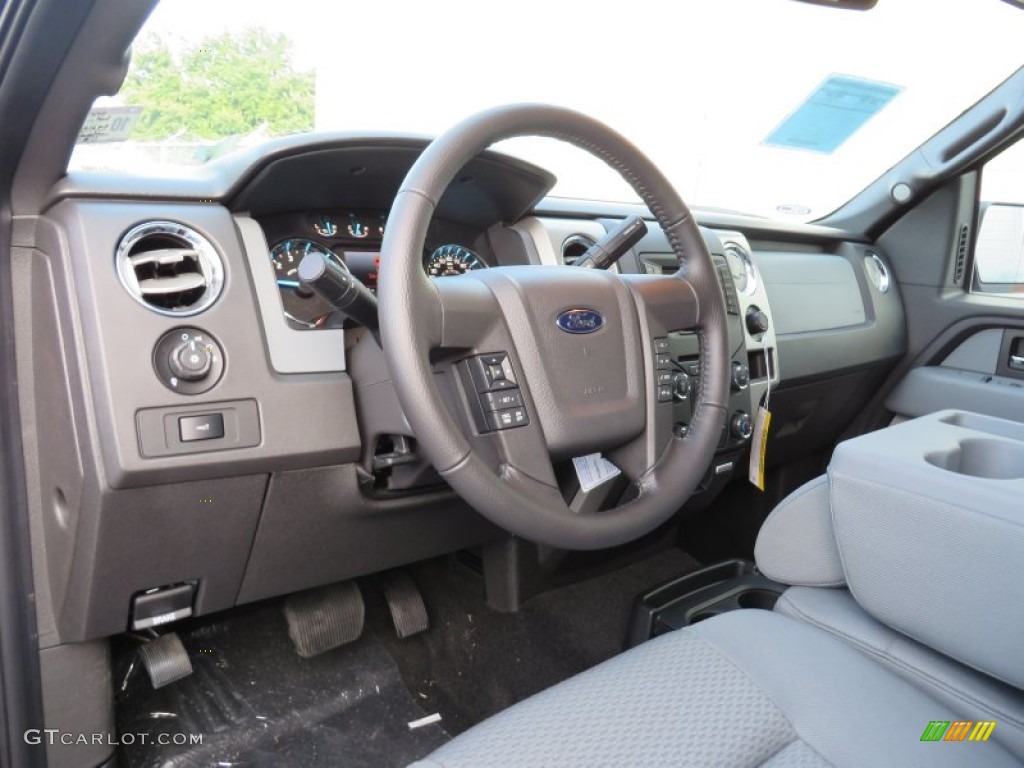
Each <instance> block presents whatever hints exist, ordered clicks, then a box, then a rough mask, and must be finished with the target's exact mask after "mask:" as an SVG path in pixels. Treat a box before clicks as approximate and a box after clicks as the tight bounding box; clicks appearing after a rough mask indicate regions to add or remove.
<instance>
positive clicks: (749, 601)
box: [736, 589, 779, 611]
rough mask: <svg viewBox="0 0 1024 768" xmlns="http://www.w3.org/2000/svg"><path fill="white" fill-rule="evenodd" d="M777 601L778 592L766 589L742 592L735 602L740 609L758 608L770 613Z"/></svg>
mask: <svg viewBox="0 0 1024 768" xmlns="http://www.w3.org/2000/svg"><path fill="white" fill-rule="evenodd" d="M778 599H779V593H778V592H771V591H770V590H767V589H750V590H747V591H746V592H742V593H741V594H740V596H739V597H737V598H736V602H737V603H739V604H740V608H760V609H761V610H764V611H770V610H772V609H773V608H774V607H775V603H776V601H777V600H778Z"/></svg>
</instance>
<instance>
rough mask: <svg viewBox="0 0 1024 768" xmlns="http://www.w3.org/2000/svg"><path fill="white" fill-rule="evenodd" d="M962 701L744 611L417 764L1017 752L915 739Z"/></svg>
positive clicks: (470, 734)
mask: <svg viewBox="0 0 1024 768" xmlns="http://www.w3.org/2000/svg"><path fill="white" fill-rule="evenodd" d="M971 714H972V713H970V712H968V711H966V709H955V708H953V707H950V706H948V705H947V704H944V703H942V702H940V701H939V700H938V699H936V698H934V697H932V696H930V695H928V694H926V693H925V692H923V691H922V690H920V689H918V688H917V687H915V686H914V685H912V684H911V683H909V682H907V681H906V680H903V679H901V678H900V677H898V676H897V675H895V674H894V673H893V672H891V671H889V670H888V669H886V668H884V667H883V666H882V665H881V664H878V663H877V662H875V661H873V660H871V659H870V658H869V657H867V656H865V655H864V654H862V653H860V652H859V651H858V650H856V649H855V648H853V647H852V646H850V645H849V644H847V643H845V642H843V641H842V640H840V639H838V638H836V637H834V636H833V635H832V634H831V633H829V632H826V631H823V630H821V629H818V628H816V627H814V626H811V625H810V624H807V623H805V622H802V621H799V620H796V619H793V618H790V617H788V616H783V615H781V614H779V613H772V612H769V611H761V610H742V611H735V612H732V613H728V614H725V615H722V616H719V617H716V618H714V619H709V620H708V621H705V622H702V623H700V624H697V625H696V626H694V627H692V628H689V629H683V630H680V631H678V632H673V633H671V634H668V635H665V636H663V637H660V638H658V639H655V640H652V641H650V642H648V643H645V644H644V645H642V646H640V647H638V648H635V649H633V650H631V651H628V652H627V653H624V654H622V655H620V656H618V657H616V658H614V659H611V660H610V661H608V662H605V663H604V664H601V665H599V666H597V667H595V668H594V669H591V670H589V671H587V672H584V673H583V674H581V675H578V676H576V677H574V678H572V679H570V680H568V681H566V682H564V683H561V684H560V685H556V686H554V687H553V688H550V689H548V690H547V691H544V692H542V693H540V694H538V695H536V696H533V697H532V698H530V699H527V700H526V701H524V702H521V703H520V704H518V705H516V706H514V707H511V708H510V709H508V710H506V711H505V712H502V713H501V714H499V715H497V716H495V717H492V718H491V719H489V720H487V721H485V722H484V723H482V724H480V725H478V726H477V727H475V728H473V729H471V730H470V731H467V732H466V733H464V734H462V735H461V736H459V737H458V738H456V739H454V740H453V741H451V742H449V743H448V744H447V745H445V746H444V747H442V748H441V749H439V750H438V751H437V752H435V753H434V754H433V755H431V756H430V757H429V758H427V759H426V760H424V761H421V762H419V763H417V764H416V766H417V768H469V767H470V766H473V768H498V767H499V766H500V767H501V768H506V767H511V766H550V767H551V768H562V767H563V766H564V767H565V768H575V767H578V768H584V767H586V768H597V767H598V766H609V768H612V767H613V766H614V767H615V768H623V767H625V766H638V767H639V766H644V767H645V768H658V767H659V766H702V767H704V766H730V768H741V767H742V766H770V768H783V767H785V768H796V767H797V766H801V767H803V766H806V768H812V767H816V766H832V765H834V766H890V765H891V766H913V765H920V766H946V765H948V766H963V765H968V764H969V765H972V766H1001V765H1007V766H1009V765H1020V763H1019V762H1018V761H1017V760H1016V759H1015V758H1014V757H1013V756H1012V755H1011V754H1010V753H1009V752H1007V751H1006V750H1005V749H1004V748H1003V747H1002V746H1001V745H1000V744H998V743H996V742H994V741H988V742H985V743H943V742H938V743H930V742H922V741H921V740H920V739H921V736H922V734H923V733H924V731H925V729H926V728H927V726H928V724H929V722H931V721H933V720H944V721H946V720H948V721H950V722H953V721H957V720H967V719H970V718H971Z"/></svg>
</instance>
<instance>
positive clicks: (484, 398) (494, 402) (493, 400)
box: [480, 389, 523, 411]
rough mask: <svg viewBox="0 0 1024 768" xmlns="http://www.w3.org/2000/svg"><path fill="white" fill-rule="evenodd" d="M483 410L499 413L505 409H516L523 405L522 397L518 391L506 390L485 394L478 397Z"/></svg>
mask: <svg viewBox="0 0 1024 768" xmlns="http://www.w3.org/2000/svg"><path fill="white" fill-rule="evenodd" d="M480 401H481V402H482V403H483V404H484V410H487V411H501V410H504V409H506V408H518V407H520V406H522V404H523V395H522V393H521V392H520V391H519V390H518V389H506V390H505V391H503V392H485V393H484V394H483V395H481V396H480Z"/></svg>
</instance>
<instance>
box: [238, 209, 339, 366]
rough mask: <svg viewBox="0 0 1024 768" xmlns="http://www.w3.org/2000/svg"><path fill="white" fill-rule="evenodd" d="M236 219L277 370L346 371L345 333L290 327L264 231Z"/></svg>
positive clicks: (250, 222) (337, 330) (335, 330)
mask: <svg viewBox="0 0 1024 768" xmlns="http://www.w3.org/2000/svg"><path fill="white" fill-rule="evenodd" d="M234 218H235V226H236V227H237V228H238V234H239V235H240V236H241V238H242V251H243V252H244V253H245V258H246V262H247V263H248V266H249V275H250V277H251V278H252V285H253V289H254V290H255V291H256V300H257V302H258V303H259V310H260V320H261V321H262V323H263V332H264V334H265V336H266V343H267V352H268V354H269V355H270V364H271V365H272V366H273V367H274V370H275V371H277V372H278V373H323V372H337V371H344V370H345V332H344V331H343V330H341V329H340V328H339V329H322V330H316V331H301V330H297V329H295V328H292V327H290V326H289V325H288V323H287V321H286V320H285V318H284V309H283V307H282V306H281V296H280V293H279V292H278V288H277V278H276V277H275V275H274V267H273V264H272V263H271V260H270V247H269V246H268V245H267V240H266V238H265V237H264V236H263V230H262V229H261V228H260V225H259V224H257V223H256V222H255V221H254V220H253V219H250V218H249V217H248V216H235V217H234Z"/></svg>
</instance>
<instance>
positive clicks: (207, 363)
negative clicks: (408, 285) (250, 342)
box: [153, 328, 224, 395]
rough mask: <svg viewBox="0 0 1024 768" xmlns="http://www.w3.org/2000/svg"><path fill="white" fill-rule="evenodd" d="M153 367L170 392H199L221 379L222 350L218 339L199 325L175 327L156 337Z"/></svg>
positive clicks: (222, 365) (222, 369)
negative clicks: (158, 337) (198, 326)
mask: <svg viewBox="0 0 1024 768" xmlns="http://www.w3.org/2000/svg"><path fill="white" fill-rule="evenodd" d="M153 368H154V370H155V371H156V375H157V377H158V378H159V379H160V381H162V382H163V383H164V386H165V387H167V388H168V389H169V390H171V391H172V392H180V393H181V394H183V395H198V394H201V393H203V392H206V391H207V390H209V389H211V388H212V387H213V386H214V385H215V384H216V383H217V382H218V381H219V380H220V377H221V375H222V374H223V373H224V353H223V352H222V351H221V347H220V344H219V343H218V342H217V340H216V339H215V338H214V337H213V336H211V335H210V334H209V333H207V332H206V331H204V330H202V329H201V328H175V329H174V330H173V331H169V332H168V333H165V334H164V335H163V336H161V337H160V340H159V341H157V343H156V347H155V348H154V350H153Z"/></svg>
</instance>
